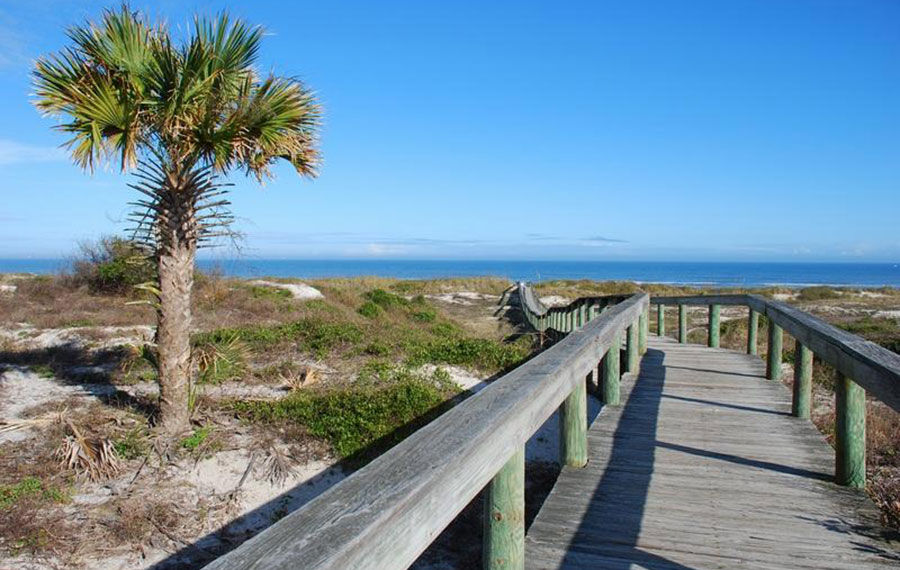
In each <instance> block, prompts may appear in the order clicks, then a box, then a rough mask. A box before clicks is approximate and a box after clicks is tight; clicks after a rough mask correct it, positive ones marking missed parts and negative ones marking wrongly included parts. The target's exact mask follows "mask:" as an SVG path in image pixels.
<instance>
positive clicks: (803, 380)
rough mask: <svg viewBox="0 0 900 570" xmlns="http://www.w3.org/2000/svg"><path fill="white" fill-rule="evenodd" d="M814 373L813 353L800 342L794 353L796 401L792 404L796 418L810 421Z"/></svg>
mask: <svg viewBox="0 0 900 570" xmlns="http://www.w3.org/2000/svg"><path fill="white" fill-rule="evenodd" d="M812 373H813V352H812V351H811V350H810V349H808V348H807V347H805V346H803V345H802V344H800V343H799V342H798V343H797V344H796V351H795V352H794V400H793V403H792V404H791V413H792V414H793V415H794V417H797V418H804V419H809V406H810V398H811V397H812Z"/></svg>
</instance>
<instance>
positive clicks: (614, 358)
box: [600, 333, 622, 406]
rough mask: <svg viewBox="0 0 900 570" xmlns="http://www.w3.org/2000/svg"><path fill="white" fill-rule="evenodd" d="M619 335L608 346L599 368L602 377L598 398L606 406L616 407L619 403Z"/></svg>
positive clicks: (620, 341)
mask: <svg viewBox="0 0 900 570" xmlns="http://www.w3.org/2000/svg"><path fill="white" fill-rule="evenodd" d="M621 346H622V339H621V333H619V334H617V335H616V336H615V337H614V338H613V341H612V344H610V345H609V350H607V351H606V354H605V355H603V361H602V365H601V368H603V377H602V379H601V382H600V392H601V393H600V396H601V398H600V399H601V400H603V403H604V404H606V405H607V406H618V405H619V401H620V390H619V351H620V350H621Z"/></svg>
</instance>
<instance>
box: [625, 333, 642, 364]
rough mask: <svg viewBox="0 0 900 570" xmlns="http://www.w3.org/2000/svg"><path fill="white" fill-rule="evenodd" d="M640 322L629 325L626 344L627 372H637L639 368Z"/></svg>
mask: <svg viewBox="0 0 900 570" xmlns="http://www.w3.org/2000/svg"><path fill="white" fill-rule="evenodd" d="M639 328H640V325H639V323H638V322H633V323H631V325H629V327H628V332H627V336H626V339H625V340H626V345H625V357H626V358H625V372H631V373H636V372H637V369H638V329H639Z"/></svg>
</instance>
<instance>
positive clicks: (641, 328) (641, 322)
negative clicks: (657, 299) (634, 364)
mask: <svg viewBox="0 0 900 570" xmlns="http://www.w3.org/2000/svg"><path fill="white" fill-rule="evenodd" d="M649 326H650V306H649V305H647V306H646V307H644V310H643V311H641V316H640V317H638V352H639V353H640V354H646V353H647V333H648V332H649Z"/></svg>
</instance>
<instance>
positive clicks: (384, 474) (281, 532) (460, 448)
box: [206, 293, 649, 570]
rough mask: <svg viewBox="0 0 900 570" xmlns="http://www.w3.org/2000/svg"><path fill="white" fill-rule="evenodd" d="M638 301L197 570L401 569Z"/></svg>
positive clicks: (632, 314) (564, 392) (583, 370)
mask: <svg viewBox="0 0 900 570" xmlns="http://www.w3.org/2000/svg"><path fill="white" fill-rule="evenodd" d="M648 299H649V297H648V295H647V294H646V293H638V294H635V295H632V296H631V297H629V298H628V299H627V300H626V301H624V302H622V303H620V304H618V305H615V306H613V307H611V308H610V309H609V310H607V311H604V312H603V313H602V314H601V315H600V316H598V317H597V318H595V319H593V320H592V321H591V322H589V323H588V324H587V325H585V326H584V327H583V328H581V329H579V330H577V331H574V332H572V333H571V334H569V335H568V336H566V337H565V338H564V339H562V340H561V341H560V342H558V343H557V344H555V345H554V346H553V347H551V348H549V349H548V350H546V351H544V352H542V353H540V354H538V355H537V356H535V357H534V358H533V359H531V360H530V361H528V362H526V363H524V364H522V365H521V366H519V367H517V368H515V369H513V370H512V371H511V372H509V373H508V374H505V375H504V376H503V377H501V378H499V379H498V380H496V381H494V382H493V383H491V384H490V385H489V386H488V387H486V388H485V389H484V390H482V391H480V392H479V393H477V394H475V395H473V396H471V397H469V398H467V399H466V400H464V401H463V402H461V403H460V404H458V405H457V406H455V407H454V408H453V409H451V410H449V411H447V412H446V413H444V414H443V415H441V416H440V417H438V418H437V419H435V420H434V421H432V422H431V423H429V424H428V425H426V426H424V427H422V428H421V429H419V430H418V431H417V432H416V433H414V434H412V435H411V436H409V437H408V438H407V439H405V440H404V441H402V442H401V443H399V444H397V445H396V446H395V447H393V448H392V449H390V450H389V451H387V452H385V453H384V454H382V455H381V456H379V457H378V458H377V459H375V460H374V461H373V462H372V463H370V464H369V465H367V466H366V467H364V468H362V469H360V470H359V471H357V472H356V473H354V474H352V475H350V476H349V477H348V478H347V479H345V480H344V481H342V482H341V483H340V484H338V485H336V486H334V487H332V488H331V489H329V490H328V491H326V492H325V493H323V494H322V495H320V496H319V497H317V498H316V499H313V500H312V501H310V502H309V503H308V504H306V505H305V506H304V507H303V508H301V509H299V510H297V511H296V512H294V513H292V514H290V515H288V516H287V517H285V518H283V519H281V520H280V521H278V522H277V523H275V524H274V525H272V526H271V527H269V528H268V529H266V530H265V531H263V532H261V533H260V534H259V535H257V536H256V537H254V538H252V539H250V540H248V541H247V542H245V543H244V544H243V545H241V546H240V547H238V548H237V549H235V550H233V551H232V552H230V553H228V554H226V555H225V556H223V557H221V558H218V559H217V560H215V561H213V562H212V563H211V564H209V565H208V566H206V568H207V570H237V569H242V570H249V569H259V570H261V569H263V568H265V569H266V570H281V569H287V568H303V569H305V570H324V569H329V570H338V569H340V570H345V569H347V568H354V569H357V570H388V569H390V570H393V569H396V568H407V567H409V565H411V564H412V563H413V562H414V561H415V560H416V558H418V556H419V555H420V554H421V553H422V552H423V551H424V550H425V549H426V548H427V547H428V545H429V544H431V542H432V541H433V540H434V538H435V537H436V536H437V535H438V534H439V533H440V532H441V531H442V530H443V529H444V528H445V527H446V526H447V525H448V524H449V523H450V522H451V521H452V520H453V519H454V518H455V517H456V515H457V514H458V513H459V512H460V511H461V510H462V509H463V508H464V507H465V506H466V505H467V504H468V503H469V502H470V501H471V500H472V499H473V498H474V497H475V496H476V495H477V494H478V493H479V492H480V491H481V489H482V488H483V487H484V486H485V485H486V484H487V483H488V482H489V481H490V480H491V478H492V477H493V476H494V475H495V474H496V473H497V471H499V469H500V468H501V467H502V466H503V464H504V463H505V462H506V461H507V460H508V459H509V458H510V457H511V456H512V454H513V453H514V452H515V451H516V450H517V449H519V448H520V447H521V446H522V445H524V444H525V442H526V441H527V440H528V438H529V437H531V435H532V434H533V433H534V432H535V431H537V429H538V428H539V427H540V426H541V425H542V424H543V423H544V422H545V421H546V420H547V419H548V418H549V417H550V416H551V415H552V414H553V412H554V411H556V409H557V408H558V407H559V406H560V404H562V402H563V400H565V398H566V397H567V396H568V395H569V394H570V393H571V392H572V390H573V389H574V388H575V386H577V385H578V383H579V382H584V381H585V376H586V375H587V374H588V373H589V372H590V371H591V370H593V369H594V367H596V366H597V362H598V361H599V360H600V358H601V357H602V356H603V355H604V353H605V352H606V351H607V349H608V348H609V347H610V346H611V344H612V342H613V339H614V338H615V337H616V335H618V334H619V333H620V332H621V331H622V330H623V329H624V328H625V327H627V326H629V325H630V324H632V323H633V322H634V321H635V320H636V319H637V318H638V316H639V315H640V314H641V312H642V311H643V310H644V308H645V307H647V306H648Z"/></svg>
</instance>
